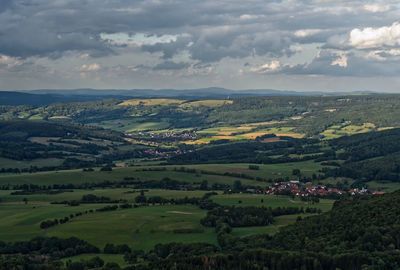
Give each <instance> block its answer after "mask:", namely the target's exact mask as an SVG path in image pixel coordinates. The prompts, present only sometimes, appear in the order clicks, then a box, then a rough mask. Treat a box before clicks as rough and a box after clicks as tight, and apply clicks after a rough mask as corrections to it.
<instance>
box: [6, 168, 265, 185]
mask: <svg viewBox="0 0 400 270" xmlns="http://www.w3.org/2000/svg"><path fill="white" fill-rule="evenodd" d="M173 167H175V166H173ZM169 168H170V169H172V166H169ZM137 169H139V168H138V167H126V168H115V169H113V171H112V172H100V171H98V169H96V171H94V172H83V171H82V170H68V171H59V172H38V173H33V174H28V173H24V174H19V175H18V174H12V175H1V176H0V185H7V184H36V185H52V184H83V183H99V182H103V181H123V179H124V178H125V177H135V178H136V179H140V180H142V181H145V180H161V179H163V178H165V177H169V178H171V179H174V180H179V181H185V182H191V183H195V182H197V183H198V182H201V181H203V180H207V181H208V183H209V184H210V185H212V184H214V183H220V184H232V183H233V182H234V181H235V180H238V179H240V178H235V177H229V176H220V175H203V174H193V173H182V172H175V171H136V170H137ZM240 180H241V181H242V183H243V184H249V185H251V184H260V182H257V181H253V180H247V179H240Z"/></svg>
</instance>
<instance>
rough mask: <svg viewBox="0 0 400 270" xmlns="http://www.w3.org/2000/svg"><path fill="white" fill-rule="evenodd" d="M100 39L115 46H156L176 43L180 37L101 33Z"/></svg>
mask: <svg viewBox="0 0 400 270" xmlns="http://www.w3.org/2000/svg"><path fill="white" fill-rule="evenodd" d="M100 38H101V39H103V40H106V41H108V42H110V43H111V44H114V45H135V46H142V45H154V44H156V43H169V42H173V41H176V40H177V38H178V36H176V35H161V36H157V35H148V34H145V33H137V34H134V35H129V34H127V33H113V34H106V33H101V34H100Z"/></svg>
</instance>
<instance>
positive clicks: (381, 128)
mask: <svg viewBox="0 0 400 270" xmlns="http://www.w3.org/2000/svg"><path fill="white" fill-rule="evenodd" d="M394 128H395V127H380V128H377V130H378V131H382V130H388V129H394Z"/></svg>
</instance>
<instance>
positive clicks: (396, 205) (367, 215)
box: [149, 192, 400, 269]
mask: <svg viewBox="0 0 400 270" xmlns="http://www.w3.org/2000/svg"><path fill="white" fill-rule="evenodd" d="M399 209H400V192H395V193H392V194H387V195H384V196H364V197H353V198H351V199H348V200H342V201H339V202H336V203H335V205H334V207H333V209H332V210H331V211H330V212H328V213H324V214H321V215H318V216H314V217H309V218H306V219H303V220H302V219H298V221H297V222H296V223H295V224H294V225H289V226H287V227H285V228H282V230H281V231H280V232H279V233H277V234H276V235H275V236H274V237H272V238H271V237H268V236H254V237H248V238H242V239H231V242H230V245H227V246H226V247H225V248H224V250H223V251H222V252H220V253H219V254H215V255H214V254H210V253H208V254H207V253H204V254H203V255H202V256H190V255H189V256H186V258H182V257H185V255H184V254H182V253H181V254H179V256H174V255H173V254H171V257H170V258H169V259H164V260H160V261H157V262H154V263H152V264H150V268H151V267H154V268H157V269H169V267H172V265H177V266H178V269H189V268H190V269H203V268H204V267H210V268H211V269H231V268H235V267H236V266H237V265H240V266H241V269H265V267H267V268H268V269H397V268H398V267H400V259H399V258H400V257H399V255H400V251H399V249H400V244H399V243H400V233H399V228H400V219H399V218H398V216H399V214H400V212H399ZM150 268H149V269H150Z"/></svg>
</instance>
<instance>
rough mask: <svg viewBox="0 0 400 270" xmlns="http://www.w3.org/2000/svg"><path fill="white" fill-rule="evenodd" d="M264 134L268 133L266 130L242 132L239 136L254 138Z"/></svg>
mask: <svg viewBox="0 0 400 270" xmlns="http://www.w3.org/2000/svg"><path fill="white" fill-rule="evenodd" d="M266 134H268V133H267V132H251V133H246V134H242V135H241V136H242V137H244V138H246V139H255V138H257V137H259V136H263V135H266Z"/></svg>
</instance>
